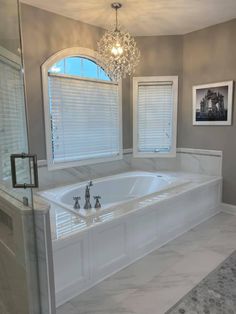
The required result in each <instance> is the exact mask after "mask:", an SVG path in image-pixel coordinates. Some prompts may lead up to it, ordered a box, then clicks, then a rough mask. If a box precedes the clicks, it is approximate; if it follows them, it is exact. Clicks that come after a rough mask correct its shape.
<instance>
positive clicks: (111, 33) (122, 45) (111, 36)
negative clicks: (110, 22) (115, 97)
mask: <svg viewBox="0 0 236 314" xmlns="http://www.w3.org/2000/svg"><path fill="white" fill-rule="evenodd" d="M111 6H112V8H113V9H115V10H116V24H115V29H114V30H108V31H106V32H105V34H104V35H103V36H102V38H101V39H100V41H99V42H98V53H99V55H100V58H101V61H102V66H103V68H104V70H105V71H106V72H107V74H108V75H109V77H110V78H111V79H113V80H114V81H119V80H120V79H121V78H125V77H126V76H127V75H131V74H133V73H134V71H135V68H136V66H137V64H138V63H139V61H140V51H139V49H138V47H137V45H136V42H135V40H134V38H133V37H132V36H131V35H130V34H129V33H128V32H124V31H122V30H120V28H118V21H117V10H118V9H119V8H121V4H120V3H113V4H112V5H111Z"/></svg>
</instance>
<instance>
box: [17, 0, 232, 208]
mask: <svg viewBox="0 0 236 314" xmlns="http://www.w3.org/2000/svg"><path fill="white" fill-rule="evenodd" d="M22 30H23V46H24V60H25V77H26V88H27V102H28V107H29V110H28V111H29V113H28V114H29V129H30V138H29V140H30V148H31V151H32V152H35V153H37V154H38V157H39V159H45V158H46V152H45V149H46V148H45V134H44V119H43V102H42V89H41V73H40V66H41V65H42V63H44V62H45V60H47V59H48V57H50V56H51V55H52V54H54V53H55V52H57V51H59V50H61V49H64V48H68V47H73V46H82V47H87V48H91V49H95V50H96V46H97V41H98V40H99V38H100V37H101V36H102V34H103V30H102V29H100V28H97V27H93V26H90V25H87V24H84V23H81V22H78V21H74V20H72V19H69V18H65V17H63V16H60V15H56V14H53V13H50V12H47V11H44V10H40V9H37V8H34V7H31V6H28V5H25V4H23V5H22ZM235 34H236V20H233V21H230V22H227V23H223V24H219V25H215V26H213V27H209V28H206V29H204V30H200V31H196V32H193V33H190V34H187V35H185V36H150V37H136V40H137V44H138V47H139V48H140V50H141V62H140V64H139V66H138V68H137V70H136V73H135V76H146V75H178V76H179V108H178V147H192V148H204V149H217V150H223V152H224V163H223V175H224V201H225V202H228V203H231V204H236V193H234V189H236V170H234V160H236V158H235V157H236V148H235V147H234V146H235V141H234V136H235V135H236V124H235V123H234V120H235V119H233V125H232V126H221V127H217V126H215V127H207V126H192V86H193V85H195V84H203V83H208V82H209V83H211V82H217V81H223V80H236V58H235V55H236V43H235ZM235 114H236V113H235V111H234V116H235ZM123 143H124V148H130V147H132V78H131V79H125V80H124V82H123ZM234 194H235V196H234Z"/></svg>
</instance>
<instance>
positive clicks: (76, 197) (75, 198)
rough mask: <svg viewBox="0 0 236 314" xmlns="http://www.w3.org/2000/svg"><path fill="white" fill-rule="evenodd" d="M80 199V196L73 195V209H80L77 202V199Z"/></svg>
mask: <svg viewBox="0 0 236 314" xmlns="http://www.w3.org/2000/svg"><path fill="white" fill-rule="evenodd" d="M80 199H81V197H80V196H73V200H74V201H75V204H74V206H73V207H74V209H80V204H79V200H80Z"/></svg>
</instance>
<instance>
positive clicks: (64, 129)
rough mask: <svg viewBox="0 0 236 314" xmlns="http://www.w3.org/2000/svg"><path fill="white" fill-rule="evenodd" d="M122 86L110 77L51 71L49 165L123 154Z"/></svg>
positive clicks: (48, 108) (74, 162)
mask: <svg viewBox="0 0 236 314" xmlns="http://www.w3.org/2000/svg"><path fill="white" fill-rule="evenodd" d="M86 61H87V62H88V59H86ZM91 62H93V61H91ZM91 75H92V74H91ZM108 79H109V78H108ZM119 88H120V87H119V85H118V84H117V83H115V82H112V81H110V79H109V80H104V79H99V78H97V79H91V78H87V77H80V76H78V75H70V74H56V73H52V72H48V104H47V105H48V107H47V111H46V114H47V117H46V118H47V121H48V124H49V125H50V126H49V128H48V131H49V132H47V148H48V152H49V153H48V159H49V160H48V165H49V168H51V169H53V168H54V169H55V168H64V167H70V166H76V165H84V164H91V163H96V162H102V161H108V160H115V159H120V158H121V119H120V117H121V106H120V92H119Z"/></svg>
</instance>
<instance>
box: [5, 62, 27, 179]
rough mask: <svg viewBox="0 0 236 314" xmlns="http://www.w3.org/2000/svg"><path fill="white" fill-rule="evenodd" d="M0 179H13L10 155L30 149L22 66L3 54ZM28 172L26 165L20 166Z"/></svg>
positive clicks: (22, 172) (22, 171)
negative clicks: (27, 134)
mask: <svg viewBox="0 0 236 314" xmlns="http://www.w3.org/2000/svg"><path fill="white" fill-rule="evenodd" d="M0 74H1V77H0V163H1V165H0V180H2V181H7V180H10V179H11V166H10V155H11V154H12V153H14V152H17V153H21V152H25V151H26V152H27V151H28V148H27V136H26V121H25V104H24V89H23V78H22V73H21V67H20V66H19V65H18V64H17V63H15V62H12V61H10V60H9V59H7V58H5V57H2V56H0ZM19 169H22V170H21V173H20V174H18V177H20V178H22V177H23V176H24V175H25V172H26V171H25V169H24V167H23V166H22V167H21V166H20V167H19Z"/></svg>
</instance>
